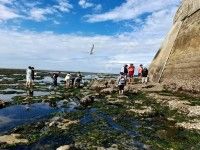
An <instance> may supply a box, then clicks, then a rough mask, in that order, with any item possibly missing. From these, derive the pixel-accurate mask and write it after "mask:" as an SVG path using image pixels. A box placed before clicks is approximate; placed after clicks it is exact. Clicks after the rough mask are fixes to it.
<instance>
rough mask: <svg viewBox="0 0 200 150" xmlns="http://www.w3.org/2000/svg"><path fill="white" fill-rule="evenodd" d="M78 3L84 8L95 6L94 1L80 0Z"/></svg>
mask: <svg viewBox="0 0 200 150" xmlns="http://www.w3.org/2000/svg"><path fill="white" fill-rule="evenodd" d="M78 4H79V5H80V6H81V7H82V8H89V7H93V6H94V4H93V3H90V2H88V1H87V0H80V1H79V2H78Z"/></svg>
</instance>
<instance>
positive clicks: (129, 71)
mask: <svg viewBox="0 0 200 150" xmlns="http://www.w3.org/2000/svg"><path fill="white" fill-rule="evenodd" d="M134 71H135V66H134V65H133V64H130V66H129V67H128V76H129V82H132V81H133V77H134Z"/></svg>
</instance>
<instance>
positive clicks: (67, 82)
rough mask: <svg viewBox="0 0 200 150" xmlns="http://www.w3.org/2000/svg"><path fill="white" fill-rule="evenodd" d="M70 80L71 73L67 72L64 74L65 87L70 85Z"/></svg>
mask: <svg viewBox="0 0 200 150" xmlns="http://www.w3.org/2000/svg"><path fill="white" fill-rule="evenodd" d="M70 80H71V74H70V73H68V74H67V75H66V76H65V87H66V88H67V87H69V86H70Z"/></svg>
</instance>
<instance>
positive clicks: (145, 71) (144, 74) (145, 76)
mask: <svg viewBox="0 0 200 150" xmlns="http://www.w3.org/2000/svg"><path fill="white" fill-rule="evenodd" d="M148 72H149V71H148V69H147V68H146V67H145V68H144V69H143V70H142V83H145V84H147V82H148Z"/></svg>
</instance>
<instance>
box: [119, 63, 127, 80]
mask: <svg viewBox="0 0 200 150" xmlns="http://www.w3.org/2000/svg"><path fill="white" fill-rule="evenodd" d="M122 73H123V75H124V77H125V78H126V79H127V75H128V65H127V64H125V65H124V66H123V67H122V68H121V71H120V74H122Z"/></svg>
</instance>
